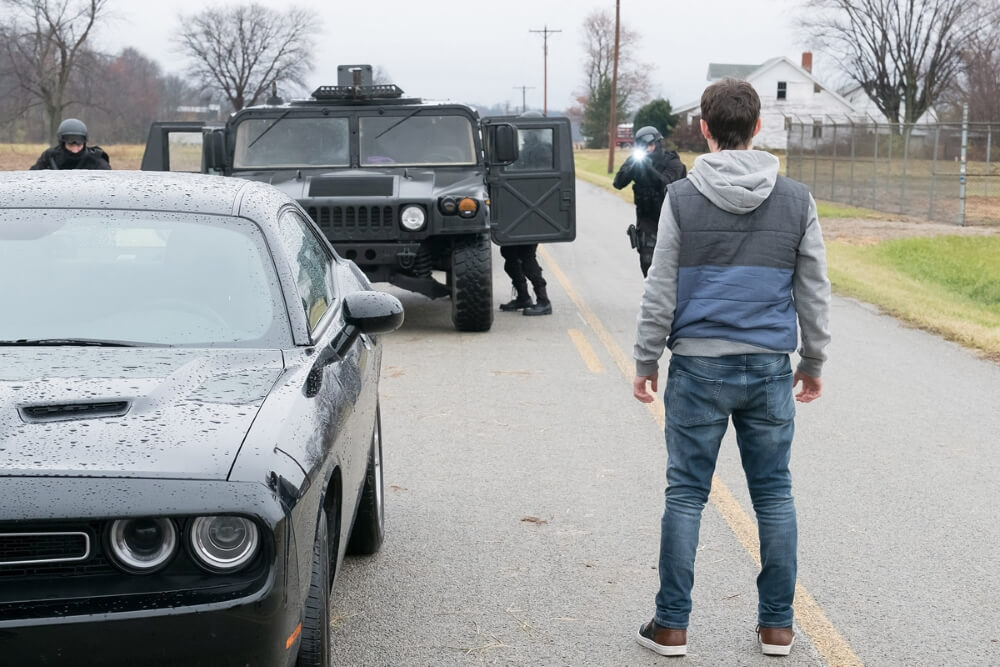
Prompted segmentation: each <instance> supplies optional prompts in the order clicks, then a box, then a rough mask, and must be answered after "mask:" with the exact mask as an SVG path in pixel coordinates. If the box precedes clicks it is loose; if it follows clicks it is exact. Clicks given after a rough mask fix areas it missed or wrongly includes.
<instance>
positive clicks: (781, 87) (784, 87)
mask: <svg viewBox="0 0 1000 667" xmlns="http://www.w3.org/2000/svg"><path fill="white" fill-rule="evenodd" d="M787 97H788V82H787V81H779V82H778V99H779V100H783V99H786V98H787Z"/></svg>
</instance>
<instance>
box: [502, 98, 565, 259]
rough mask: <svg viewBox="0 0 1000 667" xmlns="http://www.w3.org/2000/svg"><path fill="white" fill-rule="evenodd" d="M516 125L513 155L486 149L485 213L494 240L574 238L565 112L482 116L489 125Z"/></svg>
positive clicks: (522, 241)
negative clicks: (498, 155)
mask: <svg viewBox="0 0 1000 667" xmlns="http://www.w3.org/2000/svg"><path fill="white" fill-rule="evenodd" d="M500 123H509V124H510V125H513V126H514V127H515V128H517V135H518V137H517V143H518V150H517V154H518V155H517V159H515V160H514V161H512V162H507V163H504V162H499V161H494V159H493V157H492V156H490V155H489V152H490V146H491V142H490V141H489V140H487V142H486V146H487V161H488V162H490V172H489V176H488V177H487V179H486V180H487V184H488V185H489V190H490V217H491V233H492V236H493V241H494V242H495V243H496V244H497V245H518V244H526V243H555V242H560V241H572V240H574V239H575V238H576V174H575V170H574V166H573V140H572V134H571V130H570V123H569V119H568V118H564V117H558V118H552V117H528V116H503V117H495V116H491V117H489V118H484V119H483V125H484V129H485V130H486V133H485V134H486V135H487V137H489V136H490V134H491V132H490V129H491V128H490V126H492V125H497V124H500Z"/></svg>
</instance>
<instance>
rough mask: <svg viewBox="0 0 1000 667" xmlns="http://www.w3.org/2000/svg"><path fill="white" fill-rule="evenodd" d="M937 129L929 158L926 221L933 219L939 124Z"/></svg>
mask: <svg viewBox="0 0 1000 667" xmlns="http://www.w3.org/2000/svg"><path fill="white" fill-rule="evenodd" d="M935 127H936V128H937V129H935V131H934V157H932V158H931V202H930V205H929V206H928V207H927V219H928V220H933V219H934V187H935V185H936V184H937V156H938V144H939V143H940V141H941V123H938V124H937V125H936V126H935Z"/></svg>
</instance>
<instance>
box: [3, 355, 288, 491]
mask: <svg viewBox="0 0 1000 667" xmlns="http://www.w3.org/2000/svg"><path fill="white" fill-rule="evenodd" d="M282 369H283V363H282V353H281V351H280V350H234V349H226V350H215V349H212V350H206V349H187V348H182V349H165V348H89V347H88V348H83V347H31V348H6V349H3V350H0V476H4V475H58V476H83V477H180V478H189V479H225V478H226V476H227V475H228V474H229V470H230V469H231V467H232V465H233V461H234V460H235V458H236V455H237V453H238V452H239V449H240V446H241V445H242V443H243V440H244V437H245V436H246V434H247V431H248V430H249V428H250V425H251V424H252V423H253V420H254V418H255V417H256V415H257V411H258V410H259V409H260V406H261V405H262V403H263V402H264V399H265V397H266V396H267V394H268V391H269V390H270V389H271V387H272V386H273V385H274V383H275V381H276V379H277V378H278V376H279V375H280V374H281V372H282Z"/></svg>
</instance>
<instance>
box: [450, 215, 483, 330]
mask: <svg viewBox="0 0 1000 667" xmlns="http://www.w3.org/2000/svg"><path fill="white" fill-rule="evenodd" d="M450 278H451V281H450V282H451V321H452V323H453V324H454V325H455V329H456V330H458V331H489V330H490V327H491V326H493V255H492V253H491V244H490V237H489V234H480V235H479V236H471V237H467V238H462V239H458V240H456V241H455V244H454V245H453V246H452V250H451V276H450Z"/></svg>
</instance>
